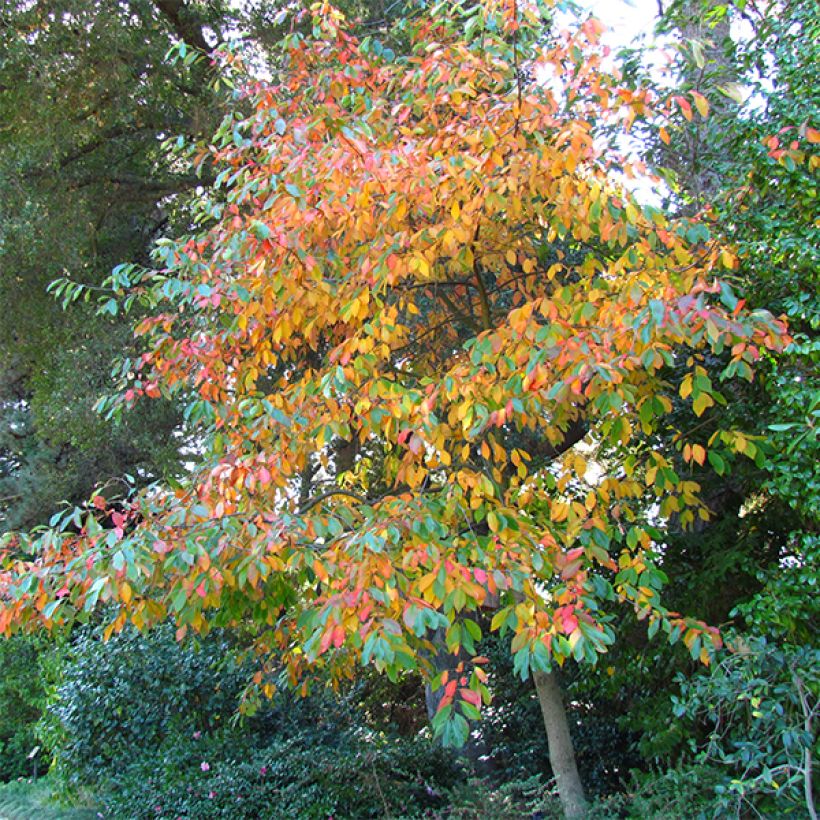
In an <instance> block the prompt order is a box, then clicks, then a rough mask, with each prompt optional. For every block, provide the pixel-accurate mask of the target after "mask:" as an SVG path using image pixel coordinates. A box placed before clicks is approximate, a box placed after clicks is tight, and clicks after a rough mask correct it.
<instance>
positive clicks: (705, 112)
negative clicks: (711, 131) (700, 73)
mask: <svg viewBox="0 0 820 820" xmlns="http://www.w3.org/2000/svg"><path fill="white" fill-rule="evenodd" d="M692 99H693V100H694V101H695V108H697V109H698V114H700V115H701V117H703V118H704V119H705V118H706V117H708V116H709V100H707V99H706V97H704V96H703V94H699V93H698V92H697V91H693V92H692Z"/></svg>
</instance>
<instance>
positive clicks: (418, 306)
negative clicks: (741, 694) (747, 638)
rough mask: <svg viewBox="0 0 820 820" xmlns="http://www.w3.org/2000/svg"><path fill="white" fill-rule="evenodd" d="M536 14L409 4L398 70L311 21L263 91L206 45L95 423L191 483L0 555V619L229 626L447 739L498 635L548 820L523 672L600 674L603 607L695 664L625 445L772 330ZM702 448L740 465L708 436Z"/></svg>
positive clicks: (549, 686)
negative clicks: (173, 416) (196, 128)
mask: <svg viewBox="0 0 820 820" xmlns="http://www.w3.org/2000/svg"><path fill="white" fill-rule="evenodd" d="M539 9H540V7H537V6H535V5H530V4H527V3H516V2H487V3H481V4H472V3H470V4H464V5H459V4H456V5H452V4H447V5H446V7H445V6H438V7H435V8H432V9H431V10H430V11H429V12H427V13H425V14H424V15H421V16H419V17H418V18H416V19H414V20H413V21H412V22H408V23H407V26H408V32H409V36H410V37H411V41H412V43H413V48H412V52H411V53H410V54H409V55H407V56H400V55H399V56H397V55H396V54H395V53H394V52H393V50H391V49H390V48H389V47H386V46H385V45H384V44H383V43H382V42H380V41H378V40H377V39H375V38H372V37H367V36H365V37H363V38H361V39H359V38H357V37H354V36H353V35H352V34H350V33H349V32H348V31H347V30H346V28H345V25H344V22H343V18H342V17H341V15H340V14H339V13H338V12H336V11H335V10H334V9H332V8H331V7H328V6H321V7H317V8H316V9H315V17H314V19H313V24H312V30H309V31H308V33H306V34H303V33H300V32H294V33H293V34H291V35H290V36H288V37H287V38H286V39H285V41H284V44H283V50H284V51H283V53H284V55H285V57H286V63H285V65H286V68H285V70H283V71H282V73H281V76H280V77H279V78H278V79H277V80H275V81H264V80H259V79H253V78H251V77H248V76H247V75H246V73H245V71H244V69H243V67H242V62H241V59H240V58H239V57H238V56H237V55H236V54H232V53H230V52H227V51H224V52H222V57H221V59H222V60H223V62H224V66H223V68H222V69H221V70H222V71H223V72H224V76H225V79H227V80H228V82H229V83H231V84H233V85H235V86H236V87H237V88H238V89H241V90H239V91H237V92H236V94H235V98H234V106H235V113H234V114H231V115H229V116H228V117H227V118H226V119H225V121H224V122H223V125H222V126H221V128H220V129H219V131H218V132H217V134H216V135H215V137H214V138H213V140H212V141H211V143H210V144H209V145H208V146H207V147H204V148H202V149H200V150H199V151H198V153H196V157H195V160H194V165H195V167H196V168H205V167H212V168H213V169H214V173H215V180H214V183H213V185H212V186H209V187H208V188H207V189H206V190H205V193H204V194H203V196H202V197H201V199H200V200H199V202H198V203H197V206H196V215H195V222H196V223H197V224H198V225H200V226H201V229H199V230H198V231H197V232H196V233H194V234H192V235H189V236H186V237H184V238H183V239H181V240H179V241H176V242H172V241H168V240H164V241H162V242H161V243H159V244H158V246H157V249H156V252H155V263H156V269H155V270H153V271H147V270H143V269H139V268H137V267H134V266H124V267H120V268H118V269H116V270H115V273H114V275H113V277H112V280H111V286H112V288H113V290H114V292H115V294H117V293H119V294H121V295H125V298H126V300H127V301H129V302H133V301H134V300H135V299H139V300H141V301H142V302H143V304H144V305H145V306H146V308H147V310H148V311H149V314H150V315H149V316H148V318H144V319H142V320H140V321H139V323H138V325H137V327H136V332H137V334H138V336H139V337H140V338H141V339H142V341H143V344H144V352H143V353H142V354H141V355H139V356H136V357H132V358H130V359H128V360H126V361H124V362H123V363H121V365H120V366H119V372H120V373H121V375H122V379H123V382H124V383H123V385H122V390H121V391H120V393H119V394H118V396H117V397H114V398H112V399H108V400H105V401H104V402H103V410H104V411H106V412H119V411H120V410H122V409H123V408H125V407H128V406H130V405H132V404H133V403H135V402H137V401H138V400H143V399H144V398H147V399H151V398H157V397H160V396H164V397H170V398H176V399H177V400H181V401H183V402H184V403H185V406H186V411H185V412H186V418H187V420H188V421H189V423H191V424H194V425H197V426H198V429H199V431H200V444H201V449H202V450H203V454H202V457H201V459H200V463H199V465H198V468H197V470H196V472H195V474H194V475H193V476H192V477H191V479H190V480H189V481H186V482H185V483H184V484H183V485H180V486H176V487H161V486H157V487H154V488H152V489H151V490H149V491H146V492H144V493H142V494H141V495H139V496H138V497H136V498H135V499H134V501H133V504H132V506H130V507H129V508H126V509H118V510H115V511H113V512H112V511H108V510H107V509H106V508H107V502H106V499H105V498H103V497H102V496H100V495H98V496H96V497H95V498H94V499H93V503H92V504H90V505H89V507H88V508H87V509H85V510H82V509H78V510H70V511H67V512H66V513H65V514H64V515H61V516H56V517H55V519H54V520H53V521H52V529H51V530H49V531H48V532H46V533H45V534H41V535H36V534H35V535H28V536H21V535H16V536H12V537H10V538H7V539H6V542H5V548H4V554H3V555H4V557H3V563H2V567H3V569H2V574H0V583H2V587H0V589H2V597H0V631H3V632H9V631H11V630H13V629H19V628H27V627H29V626H33V625H34V624H44V625H46V626H48V627H55V626H58V625H61V624H66V623H70V622H73V621H76V620H77V619H83V618H86V617H88V614H89V613H90V612H91V611H93V610H94V609H95V607H97V605H98V604H100V603H106V604H107V607H106V609H105V611H106V613H107V614H108V617H110V618H111V620H110V623H109V626H108V632H109V634H110V633H111V632H113V631H115V630H119V629H122V628H123V626H124V625H125V624H126V623H127V622H128V621H130V622H132V623H133V624H135V625H136V626H137V627H139V628H141V629H142V628H146V627H149V626H151V625H153V624H156V623H159V622H161V621H164V620H166V619H167V618H169V617H171V618H173V619H174V620H176V622H177V624H178V635H179V636H180V637H181V636H182V635H184V634H186V632H188V631H196V632H206V631H208V630H209V629H210V628H212V627H213V626H228V625H236V624H248V623H251V624H253V625H254V626H255V635H256V638H255V641H256V648H257V649H258V652H259V655H260V658H261V659H262V663H263V667H264V668H262V669H261V670H260V672H259V674H258V675H257V677H256V679H255V682H256V684H257V685H258V687H259V688H260V690H261V691H263V692H270V691H271V688H272V686H273V683H272V681H273V678H272V674H273V664H274V663H275V664H283V665H284V666H285V667H286V668H287V670H288V674H289V676H290V679H291V682H292V683H293V684H294V685H302V686H303V687H306V686H307V682H308V680H309V677H308V674H309V673H310V672H311V670H316V669H321V670H322V671H323V672H324V673H326V674H327V675H329V676H330V677H331V678H332V679H336V680H339V679H343V678H347V677H350V676H351V675H352V674H353V672H354V669H355V667H356V665H357V664H366V665H367V664H369V665H373V666H375V667H376V668H377V669H379V670H381V671H384V672H386V673H387V674H388V675H389V676H391V677H392V678H395V677H396V676H398V675H399V674H401V673H402V672H404V671H406V670H420V671H421V672H422V673H423V674H424V675H425V676H426V677H427V678H428V680H430V683H431V687H432V688H433V689H434V690H437V691H439V692H440V697H439V699H438V703H437V713H436V715H435V718H434V720H433V725H434V727H435V728H436V730H437V731H438V732H439V733H440V735H441V736H442V737H443V739H444V740H445V742H447V743H451V744H460V743H462V742H463V741H464V740H465V738H466V736H467V732H468V723H467V721H468V720H469V719H474V718H476V717H478V715H479V712H480V708H481V706H482V703H486V702H487V701H488V700H489V697H490V692H489V690H488V688H487V686H486V672H485V671H484V669H483V666H484V659H483V658H482V657H480V656H479V655H478V649H477V643H478V642H479V641H480V639H481V637H482V634H483V632H484V631H486V630H487V629H489V630H490V631H497V632H500V633H501V634H502V635H504V636H507V638H508V639H509V641H510V647H511V650H512V652H513V654H514V659H515V669H516V671H517V673H518V674H520V675H521V676H522V677H525V678H526V677H527V676H529V675H534V676H535V679H536V684H537V685H538V690H539V699H540V700H541V703H542V705H543V706H544V716H545V721H546V723H547V726H548V728H549V729H550V730H551V732H550V742H551V757H553V758H554V759H553V763H554V765H555V766H556V768H557V770H556V774H557V776H558V783H559V789H560V791H561V796H562V800H563V802H564V806H565V810H566V812H567V814H568V815H571V816H578V815H580V813H581V812H582V811H583V793H582V791H581V789H580V785H579V784H578V782H577V776H574V775H573V771H572V769H573V767H574V763H573V762H572V760H571V749H569V750H567V749H566V748H565V744H566V741H567V739H568V736H566V726H565V718H563V710H562V709H561V706H560V693H558V690H557V687H556V686H555V679H554V677H551V675H550V671H551V670H552V669H553V668H554V665H555V664H557V665H559V666H561V665H563V664H564V663H566V662H567V661H568V660H570V659H574V660H576V661H579V662H588V663H595V661H596V659H597V658H598V657H599V656H600V655H601V654H602V653H606V651H607V649H608V647H609V646H611V645H612V643H613V641H614V640H615V634H614V630H613V620H612V619H613V615H612V613H613V608H614V605H616V604H618V603H620V604H624V605H626V606H627V607H629V608H632V609H633V610H634V611H635V613H636V614H637V616H638V617H639V618H640V619H642V620H645V621H646V623H647V625H648V627H649V632H650V634H654V633H655V632H657V631H658V630H663V631H664V632H665V633H666V634H667V635H668V636H669V637H670V639H671V640H673V641H674V640H678V639H682V641H683V642H684V643H685V645H686V647H687V648H688V649H689V651H690V652H691V654H692V656H693V657H695V658H699V659H701V660H702V661H704V662H708V659H709V655H710V650H711V648H712V647H713V646H714V645H715V644H716V643H719V637H718V636H717V634H716V631H715V630H714V629H712V628H710V627H707V626H706V625H705V624H703V623H701V622H699V621H695V620H692V619H689V618H684V617H682V616H679V615H678V614H676V613H674V612H669V611H668V610H667V609H665V608H664V606H663V604H662V603H661V600H660V590H661V587H662V585H663V583H664V580H665V577H664V574H663V572H662V571H661V569H660V567H659V557H660V554H661V552H662V547H663V535H662V524H663V522H664V521H665V520H667V519H669V518H670V517H672V516H674V517H675V519H676V520H677V521H678V522H681V523H682V524H684V525H686V524H690V523H692V522H693V521H694V520H695V519H696V518H698V517H704V516H706V515H708V513H707V512H706V510H705V509H704V508H703V506H702V505H701V504H700V502H699V499H698V492H699V487H698V484H697V482H695V481H693V480H691V479H690V478H689V477H687V476H686V475H685V474H679V473H680V471H678V470H676V469H675V468H674V465H673V462H672V460H671V459H670V458H669V457H668V454H666V453H664V452H661V451H659V450H657V449H655V448H653V447H652V446H651V444H650V443H649V438H648V436H649V435H650V434H652V433H655V432H657V431H660V430H663V429H664V425H665V417H666V416H667V414H668V413H669V412H670V411H671V409H672V399H673V395H674V393H675V392H678V393H679V395H680V397H681V398H682V399H684V400H685V401H687V402H690V403H691V405H692V408H693V411H694V413H695V414H696V415H698V416H700V415H701V414H703V413H704V411H706V410H707V409H708V408H709V407H712V406H715V405H716V404H719V403H722V402H724V401H725V398H724V396H723V394H722V393H721V391H720V390H719V387H718V383H717V379H716V378H712V377H711V376H710V375H709V374H708V373H707V370H706V369H705V367H704V365H703V357H704V356H705V355H706V354H708V353H718V354H722V355H724V356H725V366H724V367H723V369H722V372H721V373H720V378H721V379H724V380H731V379H737V378H751V375H752V366H753V365H754V363H755V362H756V361H757V360H758V359H759V357H760V356H761V353H762V352H763V351H764V350H767V349H768V350H777V349H779V348H780V347H781V346H782V344H783V343H784V340H785V328H784V326H783V325H782V324H781V323H780V322H778V321H777V320H775V319H773V318H772V317H771V316H770V315H768V314H765V313H763V312H750V311H749V310H747V309H746V307H745V306H744V303H743V302H742V301H739V300H738V299H737V297H736V296H735V295H734V294H733V292H732V290H731V288H730V287H729V286H728V285H726V284H725V283H723V282H722V281H721V279H720V275H721V272H722V271H727V270H731V269H732V268H733V267H734V265H735V264H736V262H735V258H734V256H733V255H732V254H731V253H730V252H729V251H727V250H726V249H724V248H722V247H720V246H719V245H718V244H717V243H716V242H714V241H713V240H712V238H711V234H710V228H709V224H708V221H707V220H706V219H705V218H702V217H693V218H688V219H678V220H673V219H671V218H669V217H667V216H666V215H665V214H664V213H662V212H661V211H660V210H659V209H658V208H654V207H651V206H648V205H643V206H642V205H641V204H640V203H639V201H638V200H637V199H636V198H635V196H634V194H633V193H631V190H632V189H633V187H634V185H633V182H634V181H635V180H646V179H648V176H647V174H646V171H645V169H644V168H643V167H642V165H641V164H640V162H637V161H634V160H630V159H629V158H628V157H625V156H623V155H622V154H621V153H620V152H619V151H618V150H616V143H617V139H616V137H615V136H613V134H615V135H616V134H617V133H618V132H620V133H623V132H624V131H628V130H629V128H630V126H631V125H632V124H633V122H634V121H635V120H636V118H641V119H644V120H646V121H651V122H655V121H656V119H657V118H662V117H663V116H664V113H665V111H666V102H665V101H664V100H662V99H659V98H656V97H653V96H652V95H651V94H649V93H647V92H641V91H635V90H634V89H633V90H629V89H627V88H625V87H624V86H623V85H622V84H621V83H620V82H619V78H618V76H617V74H613V73H610V72H608V71H607V70H606V69H605V67H604V66H605V62H606V56H607V55H606V51H605V49H603V48H602V46H601V45H600V44H599V35H600V26H599V24H598V23H597V22H596V21H594V20H588V21H586V22H585V23H583V25H581V26H579V27H578V28H577V29H576V30H574V31H566V32H559V31H554V32H553V31H551V30H550V29H549V28H547V27H545V25H544V19H543V18H542V15H541V11H540V10H539ZM243 112H250V113H243ZM675 367H677V368H681V367H683V368H685V370H686V374H685V376H684V378H683V380H682V382H681V384H680V387H679V388H676V387H673V386H672V384H671V383H670V382H669V380H668V378H667V377H668V374H669V372H670V371H671V370H672V369H673V368H675ZM710 447H714V448H715V450H719V449H720V448H723V449H728V450H731V451H733V452H736V453H739V454H743V453H748V452H751V445H750V442H749V440H748V439H747V438H746V437H744V435H743V433H742V432H739V431H736V430H730V429H726V430H721V429H718V430H717V431H716V432H715V434H714V435H713V437H712V439H711V442H710ZM681 448H682V453H683V456H684V459H685V461H686V462H688V463H689V464H697V465H703V464H705V463H706V462H707V459H709V457H710V453H707V449H706V447H704V446H703V445H702V444H700V443H694V442H689V441H682V442H681ZM596 452H599V453H600V457H598V458H597V459H596V458H595V457H594V454H595V453H596ZM718 458H719V456H718ZM108 513H110V515H108ZM108 522H110V523H111V526H107V525H108ZM439 641H440V642H441V643H443V644H444V645H445V647H446V653H447V654H448V655H449V657H450V658H451V662H450V663H449V664H445V665H444V668H442V664H441V663H439V662H438V661H439V659H440V658H441V647H440V645H439ZM270 659H274V660H270ZM266 664H267V665H266ZM562 722H563V724H562ZM565 759H566V768H565V769H562V768H561V767H560V762H561V761H562V760H565Z"/></svg>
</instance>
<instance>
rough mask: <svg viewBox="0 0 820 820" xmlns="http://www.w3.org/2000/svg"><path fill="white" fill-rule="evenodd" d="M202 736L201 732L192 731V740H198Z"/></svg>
mask: <svg viewBox="0 0 820 820" xmlns="http://www.w3.org/2000/svg"><path fill="white" fill-rule="evenodd" d="M201 737H202V732H194V740H199V739H200V738H201Z"/></svg>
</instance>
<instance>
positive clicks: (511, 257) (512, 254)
mask: <svg viewBox="0 0 820 820" xmlns="http://www.w3.org/2000/svg"><path fill="white" fill-rule="evenodd" d="M505 256H506V259H507V262H508V263H509V264H510V265H514V264H515V263H516V262H517V261H518V257H517V256H516V255H515V251H513V250H509V251H507V253H506V254H505Z"/></svg>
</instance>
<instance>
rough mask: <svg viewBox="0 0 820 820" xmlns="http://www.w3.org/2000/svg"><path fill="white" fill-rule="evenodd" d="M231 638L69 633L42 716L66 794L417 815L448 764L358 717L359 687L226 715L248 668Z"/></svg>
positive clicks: (133, 819)
mask: <svg viewBox="0 0 820 820" xmlns="http://www.w3.org/2000/svg"><path fill="white" fill-rule="evenodd" d="M242 658H243V655H242V652H241V650H240V649H239V648H238V647H237V645H236V642H235V640H233V639H232V638H231V637H230V636H229V635H227V634H224V633H212V634H211V635H210V636H209V637H208V638H206V639H203V640H201V641H200V642H199V643H198V644H196V645H180V644H178V643H177V642H176V641H175V639H174V636H173V632H172V630H171V628H170V627H168V628H162V629H159V630H157V631H156V632H153V633H151V634H149V635H148V636H143V635H140V634H139V633H137V632H135V631H131V632H126V633H123V634H122V635H120V636H116V637H114V638H112V639H111V640H110V641H109V642H107V643H103V642H102V641H101V640H99V638H98V636H97V635H96V633H94V632H93V631H85V632H81V633H78V634H77V635H76V636H75V639H74V641H73V645H72V647H71V650H70V652H69V653H67V655H66V659H65V662H64V664H63V669H62V674H63V680H62V683H61V684H60V686H59V687H58V688H57V691H56V698H55V700H54V702H53V703H52V704H51V705H50V707H49V712H48V716H47V719H46V720H45V721H44V733H45V734H46V735H47V736H48V737H49V738H50V740H51V742H52V743H53V745H54V748H55V750H56V761H57V766H56V773H57V775H58V777H59V778H60V779H61V782H62V786H63V791H64V793H65V794H67V795H75V796H76V795H77V794H78V793H82V791H83V790H88V791H91V792H93V793H95V795H96V796H97V797H98V798H99V800H100V802H101V804H102V805H103V807H104V813H105V816H106V817H107V818H112V820H115V819H116V818H123V820H124V818H128V820H140V818H192V819H193V818H196V820H209V818H237V820H241V818H258V817H264V818H271V820H274V819H275V818H279V817H282V818H285V817H287V818H290V817H299V818H312V817H316V818H327V817H329V816H331V815H333V816H341V817H350V818H354V817H381V816H384V814H385V813H389V814H391V815H393V816H399V815H401V814H407V816H414V815H419V814H422V813H424V812H429V811H433V810H437V809H438V808H441V807H443V806H444V805H445V804H446V797H445V788H446V786H447V785H449V784H451V783H452V782H453V781H454V780H456V779H458V777H459V776H460V774H459V770H458V768H457V766H456V763H455V760H454V758H453V757H452V755H451V754H450V753H449V752H445V751H444V750H443V749H441V748H440V747H438V746H436V745H434V744H433V743H432V741H431V740H430V739H429V738H427V737H420V736H418V735H416V736H412V737H405V738H401V737H398V736H396V735H395V734H393V733H391V732H388V731H377V730H376V729H374V728H369V727H368V720H367V713H366V711H365V710H364V709H363V708H361V706H360V704H359V695H360V692H361V687H353V688H352V689H351V690H350V691H349V692H348V693H346V694H345V695H344V696H339V695H334V696H331V695H330V693H323V692H319V693H318V694H315V695H312V696H311V697H309V698H306V699H300V698H297V697H295V696H291V695H289V694H288V693H282V694H280V695H277V697H276V698H275V699H274V701H272V702H271V703H269V704H266V705H264V706H263V707H262V708H261V709H259V711H258V712H257V713H256V714H255V715H254V716H253V717H252V718H246V719H243V720H242V721H241V722H238V721H237V720H234V719H233V718H234V717H235V716H236V710H237V706H238V703H239V699H240V696H241V694H242V692H243V690H244V687H245V685H246V683H247V682H248V680H249V679H250V676H251V666H250V664H249V663H246V662H244V661H243V659H242Z"/></svg>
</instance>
